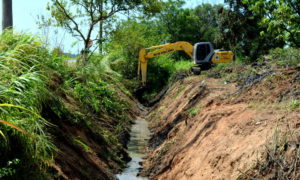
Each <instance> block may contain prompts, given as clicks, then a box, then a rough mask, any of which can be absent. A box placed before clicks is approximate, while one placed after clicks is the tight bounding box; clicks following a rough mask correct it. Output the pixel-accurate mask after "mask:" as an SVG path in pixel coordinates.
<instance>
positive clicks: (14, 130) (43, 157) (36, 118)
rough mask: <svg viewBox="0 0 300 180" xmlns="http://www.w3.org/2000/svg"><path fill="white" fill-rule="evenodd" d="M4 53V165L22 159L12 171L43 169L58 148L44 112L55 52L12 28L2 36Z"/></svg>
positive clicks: (0, 95)
mask: <svg viewBox="0 0 300 180" xmlns="http://www.w3.org/2000/svg"><path fill="white" fill-rule="evenodd" d="M0 52H1V56H0V72H1V74H2V76H1V79H0V104H1V105H0V111H1V113H0V119H1V121H2V123H1V124H2V125H0V131H1V135H2V137H6V138H5V139H0V144H1V145H0V154H1V157H2V158H1V160H0V166H1V167H4V166H5V165H6V164H7V162H9V161H11V159H18V160H19V161H20V162H19V163H18V166H16V167H14V168H15V169H12V171H13V172H15V173H13V174H12V173H10V175H16V176H17V175H18V174H20V173H22V172H26V171H28V170H29V169H30V168H32V167H34V166H36V165H37V164H39V165H38V166H39V167H40V168H41V169H43V167H45V166H46V164H47V163H48V161H51V159H52V152H53V150H54V149H55V148H54V146H53V144H52V143H51V138H50V136H49V134H48V133H47V132H46V131H45V128H46V127H49V125H50V123H48V122H47V121H46V120H45V119H43V118H42V117H41V115H40V111H41V109H42V104H43V102H44V101H45V100H46V99H47V98H48V97H49V91H48V89H47V88H46V86H47V85H46V83H45V82H46V81H47V75H46V71H47V69H48V67H47V66H45V65H44V64H47V63H49V64H50V62H48V61H50V60H51V55H50V54H49V52H48V51H47V50H46V49H45V48H44V47H43V43H41V42H40V41H39V40H38V39H37V38H35V37H32V36H30V35H25V34H19V33H16V32H14V33H13V32H12V31H5V32H4V33H3V34H1V35H0ZM3 124H6V125H3ZM28 134H29V135H28ZM37 174H38V173H37ZM1 175H3V174H1ZM6 176H7V174H6ZM24 178H26V176H24Z"/></svg>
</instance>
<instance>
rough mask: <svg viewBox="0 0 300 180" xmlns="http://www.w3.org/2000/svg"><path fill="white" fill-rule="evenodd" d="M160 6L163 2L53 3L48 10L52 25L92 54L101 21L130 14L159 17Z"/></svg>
mask: <svg viewBox="0 0 300 180" xmlns="http://www.w3.org/2000/svg"><path fill="white" fill-rule="evenodd" d="M160 3H161V2H160V0H155V1H153V0H130V1H129V0H70V1H66V0H52V1H51V3H49V4H48V7H47V10H49V11H50V12H51V15H52V18H51V24H52V25H54V26H59V27H63V28H65V29H66V30H68V32H69V33H71V34H72V35H73V36H74V37H76V38H78V39H80V40H82V41H83V42H84V49H85V50H88V49H89V48H90V45H91V42H92V41H98V40H99V36H97V35H94V34H93V32H94V30H95V28H96V26H97V25H98V24H99V23H100V22H101V21H105V20H108V19H111V18H112V17H114V16H115V15H116V14H117V13H121V12H128V11H130V10H140V11H143V12H146V13H155V12H158V11H159V10H160Z"/></svg>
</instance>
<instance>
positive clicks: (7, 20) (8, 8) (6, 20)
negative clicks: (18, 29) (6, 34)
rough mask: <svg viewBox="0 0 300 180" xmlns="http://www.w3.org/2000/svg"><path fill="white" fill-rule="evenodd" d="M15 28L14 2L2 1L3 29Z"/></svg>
mask: <svg viewBox="0 0 300 180" xmlns="http://www.w3.org/2000/svg"><path fill="white" fill-rule="evenodd" d="M12 27H13V11H12V0H2V29H3V30H4V29H6V28H12Z"/></svg>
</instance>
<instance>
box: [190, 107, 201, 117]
mask: <svg viewBox="0 0 300 180" xmlns="http://www.w3.org/2000/svg"><path fill="white" fill-rule="evenodd" d="M200 110H201V107H199V106H195V107H192V108H191V109H189V110H188V114H189V117H195V116H196V115H197V114H198V112H199V111H200Z"/></svg>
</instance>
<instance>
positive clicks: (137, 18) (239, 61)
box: [0, 0, 300, 179]
mask: <svg viewBox="0 0 300 180" xmlns="http://www.w3.org/2000/svg"><path fill="white" fill-rule="evenodd" d="M224 3H225V4H224V5H211V4H199V5H198V6H196V7H193V8H186V7H185V6H184V4H185V1H184V0H168V1H161V0H155V1H153V0H143V1H141V0H134V1H112V0H111V1H102V0H71V1H66V0H52V1H51V2H50V3H49V5H48V7H47V10H48V11H50V12H51V15H52V17H51V18H50V20H47V19H45V17H42V18H41V19H40V20H41V22H40V25H43V26H47V27H49V26H56V27H62V28H64V29H67V30H68V32H69V33H71V34H72V35H73V36H74V37H79V39H81V41H82V43H83V44H84V47H83V51H82V56H80V57H78V60H77V63H76V64H75V63H74V64H72V66H70V65H68V62H65V60H66V59H67V58H68V57H67V56H65V55H63V52H61V51H60V50H59V47H57V48H56V49H54V50H52V51H51V50H49V48H48V47H47V46H46V45H45V44H44V43H43V42H42V41H41V40H40V39H39V38H38V37H35V36H32V35H28V34H22V33H17V32H13V31H9V30H7V31H4V32H3V33H2V34H1V35H0V73H1V78H0V156H1V160H0V178H12V179H18V177H21V178H23V179H43V178H46V177H47V176H48V174H47V168H48V166H49V164H51V163H52V162H53V160H54V156H55V153H56V152H57V150H58V147H56V146H55V140H53V137H52V135H53V132H55V133H57V132H56V130H57V129H58V128H61V126H68V127H69V126H72V127H73V126H74V127H77V128H79V127H80V128H82V129H84V128H86V129H87V130H88V132H90V131H91V133H94V134H97V137H98V136H99V137H98V138H99V139H101V141H102V140H103V142H101V143H103V146H104V147H105V148H104V150H103V151H104V152H103V154H104V155H103V156H105V158H106V159H105V160H107V161H108V160H113V163H111V164H112V165H111V164H110V166H109V167H110V168H112V169H114V168H115V169H120V168H121V167H122V163H124V160H123V159H121V158H120V154H122V153H120V151H122V150H124V146H122V145H124V144H122V143H125V142H124V140H122V138H124V135H126V134H127V132H128V129H129V127H130V124H131V120H130V118H129V117H128V114H129V111H130V103H129V101H128V100H126V98H125V97H131V96H132V94H134V93H133V92H134V91H135V90H136V89H138V88H139V86H140V82H139V80H138V77H137V63H138V53H139V50H140V49H141V48H146V47H150V46H154V45H159V44H164V43H166V42H176V41H188V42H190V43H192V44H193V43H196V42H204V41H209V42H212V43H213V44H214V45H215V47H216V49H217V48H218V49H219V48H222V49H229V50H232V51H234V53H235V58H236V62H235V63H234V64H218V65H216V66H215V67H214V68H213V69H211V70H209V71H208V72H204V73H205V74H206V75H207V76H209V77H217V78H220V77H223V78H224V79H225V80H226V81H227V82H237V83H241V82H243V81H244V78H245V77H249V76H251V75H257V74H258V72H259V71H260V67H262V66H267V67H268V68H269V67H271V65H272V66H273V65H274V66H277V67H295V66H298V65H299V63H300V51H299V49H298V48H299V45H300V43H299V42H300V36H299V28H300V27H299V5H298V4H299V2H298V1H294V0H286V1H276V0H266V1H263V0H257V1H254V0H243V1H241V0H225V1H224ZM131 10H137V11H135V12H133V11H131ZM119 12H126V13H128V15H127V16H126V17H125V18H124V17H123V16H122V18H119V17H118V16H117V13H119ZM129 12H130V13H131V14H130V13H129ZM233 19H234V21H233ZM86 27H88V29H85V28H86ZM98 30H99V32H96V31H98ZM104 34H105V36H104ZM94 36H95V37H94ZM94 38H95V39H96V43H94V47H95V48H99V54H97V53H92V51H91V40H92V39H94ZM82 62H83V63H82ZM270 64H271V65H270ZM192 66H193V63H192V60H190V59H189V58H188V57H187V56H186V55H185V54H183V53H181V52H175V53H170V54H164V55H161V56H159V57H156V58H153V59H151V60H150V61H149V64H148V74H147V76H148V79H147V81H148V82H147V86H146V87H145V91H144V94H143V95H142V100H145V101H150V100H151V99H153V98H154V97H155V96H156V95H157V93H158V92H160V91H161V90H162V89H163V88H164V87H165V86H167V85H168V84H169V83H171V82H172V80H173V79H176V77H177V76H178V74H179V75H182V74H184V75H188V74H189V69H190V67H192ZM268 68H265V69H268ZM232 72H234V73H232ZM183 89H184V87H183V86H181V87H180V89H178V91H177V93H175V94H174V98H176V97H177V96H178V95H179V94H180V93H181V91H182V90H183ZM128 99H130V98H128ZM299 104H300V103H299V100H298V99H295V100H293V101H291V102H290V103H288V104H285V105H284V108H286V109H289V110H292V111H299ZM163 108H165V107H161V109H160V110H159V111H162V110H163ZM200 109H201V108H200V107H193V108H191V109H190V110H189V111H188V113H189V116H190V117H194V116H195V115H196V114H197V113H198V111H199V110H200ZM66 134H67V133H66ZM62 136H67V135H65V134H63V135H62ZM69 136H71V135H69ZM64 138H65V139H67V141H71V143H72V145H74V146H80V147H81V148H82V149H84V150H85V151H89V152H90V151H92V150H93V147H92V146H91V145H90V144H89V143H88V142H84V141H82V139H81V140H79V138H78V137H73V136H71V137H64ZM172 144H174V142H168V143H166V147H165V149H162V154H164V153H165V151H166V150H167V149H168V147H169V146H171V145H172Z"/></svg>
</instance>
